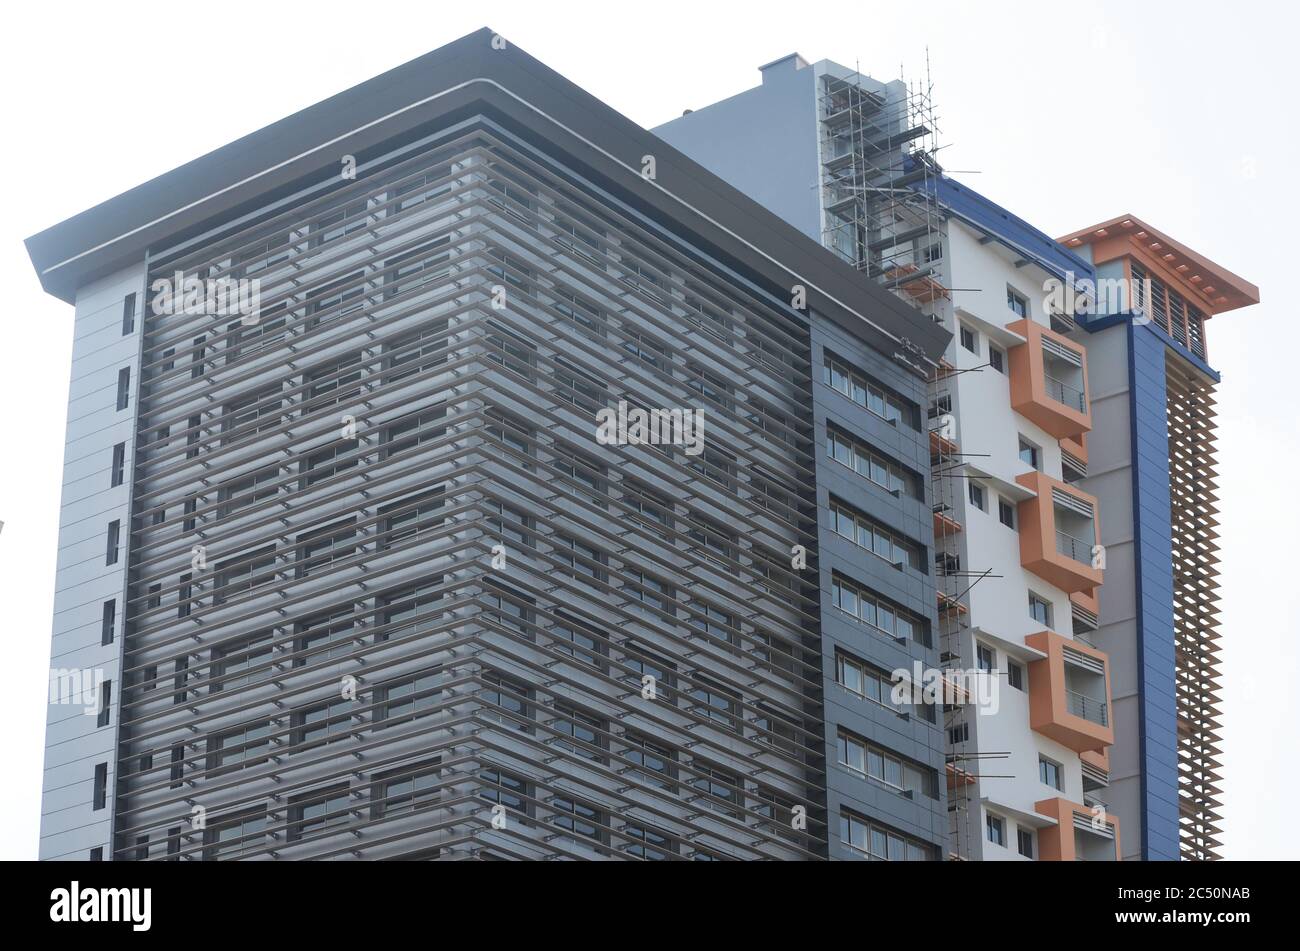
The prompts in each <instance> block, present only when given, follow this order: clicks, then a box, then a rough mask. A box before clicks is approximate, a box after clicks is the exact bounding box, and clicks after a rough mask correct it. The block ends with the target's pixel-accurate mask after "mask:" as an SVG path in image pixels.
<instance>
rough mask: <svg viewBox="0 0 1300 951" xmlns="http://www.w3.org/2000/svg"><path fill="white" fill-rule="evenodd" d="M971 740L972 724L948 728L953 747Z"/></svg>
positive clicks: (960, 724) (961, 724) (950, 742)
mask: <svg viewBox="0 0 1300 951" xmlns="http://www.w3.org/2000/svg"><path fill="white" fill-rule="evenodd" d="M969 739H970V724H969V723H958V724H957V725H956V726H950V727H948V742H949V744H951V745H952V746H956V745H957V744H958V743H965V742H966V741H967V740H969Z"/></svg>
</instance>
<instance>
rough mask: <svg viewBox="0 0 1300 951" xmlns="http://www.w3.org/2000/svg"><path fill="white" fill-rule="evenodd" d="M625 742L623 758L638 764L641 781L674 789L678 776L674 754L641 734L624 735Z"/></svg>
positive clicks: (662, 787)
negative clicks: (625, 747) (674, 781)
mask: <svg viewBox="0 0 1300 951" xmlns="http://www.w3.org/2000/svg"><path fill="white" fill-rule="evenodd" d="M623 742H624V743H625V744H626V745H627V749H626V750H624V751H623V756H624V757H625V758H626V759H629V760H631V761H632V762H633V763H635V764H636V767H637V768H636V770H635V772H636V776H637V777H638V778H639V779H641V780H642V781H643V782H647V783H649V784H650V785H652V786H658V787H660V788H661V789H671V788H672V787H673V780H674V779H675V778H676V776H677V768H676V765H675V754H674V753H672V752H671V751H670V750H668V749H667V748H665V747H663V746H659V745H658V744H656V743H652V742H651V741H650V740H648V739H646V738H645V737H644V736H642V735H641V734H639V733H631V732H629V733H626V734H624V736H623Z"/></svg>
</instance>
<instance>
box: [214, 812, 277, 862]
mask: <svg viewBox="0 0 1300 951" xmlns="http://www.w3.org/2000/svg"><path fill="white" fill-rule="evenodd" d="M265 836H266V807H265V806H258V807H256V808H253V809H248V810H246V811H244V812H241V813H238V814H237V815H234V816H231V817H229V818H223V819H220V820H218V821H216V822H213V823H212V824H211V825H209V826H208V827H207V829H205V830H204V831H203V858H204V860H205V861H209V862H212V861H216V860H219V859H232V858H238V857H239V856H240V855H242V854H244V852H246V851H252V850H255V849H257V848H258V847H259V846H260V845H261V843H262V840H263V839H264V838H265Z"/></svg>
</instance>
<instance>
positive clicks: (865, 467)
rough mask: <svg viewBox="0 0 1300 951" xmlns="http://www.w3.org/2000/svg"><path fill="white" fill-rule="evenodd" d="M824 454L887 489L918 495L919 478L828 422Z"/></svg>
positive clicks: (913, 495) (898, 492)
mask: <svg viewBox="0 0 1300 951" xmlns="http://www.w3.org/2000/svg"><path fill="white" fill-rule="evenodd" d="M826 455H827V456H828V457H830V458H831V459H834V460H835V461H836V462H838V463H839V464H840V465H842V466H847V467H848V468H850V469H852V470H853V471H855V472H856V473H857V474H858V475H860V476H862V477H864V478H866V479H870V480H871V481H872V482H874V483H876V484H877V485H879V486H881V487H883V488H885V489H888V490H889V491H890V492H893V493H897V494H906V495H909V496H912V497H914V498H917V497H919V496H918V495H917V489H916V487H917V486H918V485H919V484H920V483H919V480H917V479H915V478H913V477H912V476H911V475H910V474H909V473H908V471H907V470H906V469H904V468H903V467H902V466H900V465H898V464H897V463H894V462H891V461H889V460H888V459H886V458H885V457H883V456H881V455H880V454H879V453H876V452H873V451H872V450H871V449H869V448H867V447H866V446H865V445H863V444H862V443H859V442H857V441H856V440H854V439H852V438H851V437H849V436H846V435H844V434H843V433H841V432H838V431H836V430H834V429H832V428H831V427H830V426H827V427H826Z"/></svg>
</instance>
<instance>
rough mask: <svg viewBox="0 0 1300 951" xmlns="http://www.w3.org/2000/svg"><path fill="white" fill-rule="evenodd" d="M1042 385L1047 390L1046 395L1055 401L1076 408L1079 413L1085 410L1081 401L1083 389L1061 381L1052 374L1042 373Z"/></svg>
mask: <svg viewBox="0 0 1300 951" xmlns="http://www.w3.org/2000/svg"><path fill="white" fill-rule="evenodd" d="M1043 386H1044V388H1045V389H1046V390H1047V395H1048V396H1050V397H1051V398H1052V399H1054V400H1056V402H1058V403H1061V404H1063V405H1065V406H1068V407H1070V409H1073V410H1078V411H1079V412H1080V413H1085V412H1087V409H1086V407H1085V406H1084V402H1083V390H1080V389H1078V388H1077V387H1073V386H1070V384H1068V383H1063V382H1061V381H1060V380H1058V379H1057V378H1056V377H1054V376H1048V375H1047V374H1044V375H1043Z"/></svg>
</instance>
